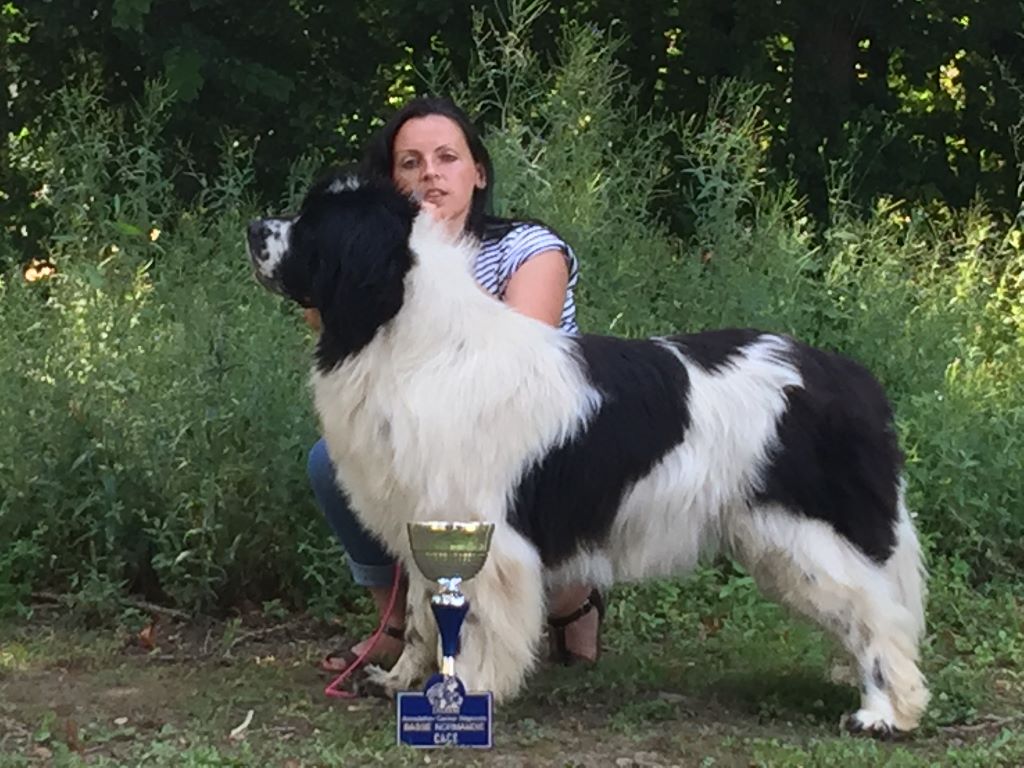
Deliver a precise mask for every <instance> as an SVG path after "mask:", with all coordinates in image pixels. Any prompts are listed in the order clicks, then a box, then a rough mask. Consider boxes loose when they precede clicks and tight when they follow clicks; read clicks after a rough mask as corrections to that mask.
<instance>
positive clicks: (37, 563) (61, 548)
mask: <svg viewBox="0 0 1024 768" xmlns="http://www.w3.org/2000/svg"><path fill="white" fill-rule="evenodd" d="M535 10H536V9H535V8H534V7H533V6H531V5H526V6H524V7H523V8H520V13H519V14H518V15H516V16H514V17H513V18H512V20H511V22H510V25H509V26H508V27H507V28H501V27H497V28H496V27H490V26H486V25H485V24H484V23H483V22H482V21H480V20H478V21H477V25H476V37H477V41H478V45H477V58H476V61H475V62H474V64H473V67H472V71H471V75H470V77H469V78H468V80H467V81H466V82H464V83H456V84H455V90H456V92H457V94H458V97H459V100H460V101H461V102H462V103H464V104H466V105H467V106H469V107H470V108H471V109H473V110H476V111H478V112H480V113H481V114H482V115H484V116H485V117H486V118H487V120H488V123H487V126H488V127H487V131H486V139H487V141H488V144H489V146H490V147H491V149H492V152H493V154H494V157H495V162H496V166H497V169H498V205H499V208H500V210H501V211H503V212H517V213H523V214H527V215H534V216H539V217H540V218H542V219H544V220H546V221H547V222H549V223H550V224H552V225H553V226H554V227H555V228H556V229H558V230H559V231H560V232H562V233H563V234H564V235H565V236H566V237H567V239H568V240H569V241H570V242H572V243H573V245H574V246H575V247H576V249H577V251H578V253H579V255H580V258H581V261H582V277H581V284H580V290H579V302H580V305H581V321H582V324H583V325H584V327H585V328H586V329H587V330H591V331H595V332H616V333H622V334H627V335H641V334H648V333H665V332H672V331H677V330H679V331H681V330H696V329H700V328H705V327H713V326H720V325H733V324H736V325H755V326H760V327H764V328H766V329H769V330H775V331H784V332H791V333H795V334H797V335H798V336H800V337H802V338H804V339H806V340H808V341H810V342H814V343H819V344H824V345H827V346H830V347H834V348H837V349H840V350H842V351H844V352H846V353H849V354H851V355H853V356H855V357H857V358H859V359H860V360H862V361H863V362H865V363H866V364H867V365H868V366H869V367H871V368H872V369H873V370H874V371H876V372H877V373H878V375H879V376H880V377H881V378H882V380H883V381H884V383H885V384H886V386H887V387H888V389H889V391H890V392H891V393H892V395H893V398H894V400H895V402H896V406H897V413H898V419H899V424H900V428H901V431H902V436H903V442H904V444H905V446H906V448H907V452H908V458H909V464H908V478H909V489H910V497H911V501H912V506H913V508H914V509H915V510H918V511H919V512H920V518H919V521H920V524H921V527H922V529H923V531H924V532H925V534H926V538H927V540H928V542H929V544H930V546H931V548H932V550H933V551H934V552H936V553H940V554H956V555H957V557H958V558H960V561H961V562H963V563H965V564H967V566H968V567H969V568H970V569H972V570H973V572H974V574H975V577H976V578H981V577H985V576H989V575H993V574H998V573H1002V574H1013V573H1015V572H1016V569H1018V568H1020V567H1021V566H1022V565H1024V515H1022V513H1021V511H1020V508H1019V499H1021V498H1024V480H1022V478H1024V471H1022V470H1024V466H1022V464H1024V460H1022V457H1024V451H1022V446H1021V438H1020V435H1021V434H1022V433H1024V405H1022V404H1024V383H1022V382H1024V311H1022V310H1021V306H1020V304H1019V296H1020V289H1021V282H1022V276H1024V256H1022V255H1021V232H1020V229H1019V228H1018V226H1017V224H1016V223H1015V222H1010V221H1004V220H1002V219H1000V218H999V217H998V216H996V215H994V214H992V213H990V212H987V211H986V210H985V209H984V207H983V206H980V205H979V206H977V207H976V208H974V209H972V210H970V211H968V212H967V213H965V214H956V215H954V214H952V213H950V212H949V211H946V210H941V209H936V210H931V211H921V210H909V209H908V208H907V206H905V205H903V204H902V203H900V202H899V201H893V200H880V201H879V202H878V204H877V207H876V208H875V209H874V211H873V212H872V213H871V215H870V216H868V217H859V216H857V215H855V214H854V213H853V212H851V211H850V210H848V209H847V208H846V207H844V205H843V200H844V199H846V196H847V192H846V189H847V188H846V186H844V185H845V184H846V181H845V180H844V178H843V175H842V173H841V172H839V173H837V174H836V177H835V178H836V183H835V184H834V186H833V196H834V200H833V210H834V212H835V214H834V217H833V219H832V222H831V224H830V226H829V227H828V228H827V229H826V230H824V231H815V230H813V229H812V228H811V227H810V226H809V224H808V219H807V217H806V214H805V212H804V208H803V205H802V203H801V201H799V200H797V199H795V197H794V194H793V188H792V186H791V185H789V184H788V183H786V182H785V181H784V180H779V179H775V178H773V177H772V176H771V175H770V174H769V173H768V172H767V171H766V169H767V168H768V161H767V152H768V148H769V147H768V144H769V142H768V139H767V132H766V126H765V123H764V119H763V117H762V115H761V112H760V110H759V107H758V104H759V98H760V94H759V92H758V91H757V90H753V89H751V88H749V87H745V86H742V85H740V84H736V83H726V84H723V85H722V86H721V87H720V89H719V91H718V92H717V95H716V97H715V98H714V99H712V106H711V108H710V110H709V112H708V114H707V115H703V116H685V117H683V118H680V119H679V120H678V121H677V122H672V121H670V120H668V119H666V118H659V117H656V116H652V115H647V114H642V113H639V112H638V110H637V109H636V107H635V102H634V100H633V98H632V93H631V88H630V85H629V82H628V80H627V78H626V73H625V72H624V71H623V70H622V68H621V67H619V66H618V65H617V64H616V61H615V55H614V53H615V41H614V40H610V39H608V38H607V37H606V36H604V35H603V34H602V33H601V32H599V31H597V30H595V29H593V28H591V27H586V26H580V25H574V24H571V23H568V24H566V25H565V27H564V29H563V30H562V37H561V47H560V53H559V56H558V57H557V58H556V60H555V61H554V62H553V63H547V62H541V61H540V60H539V59H538V57H537V56H536V55H535V54H534V53H533V52H532V51H531V50H530V49H529V48H527V47H525V46H524V44H523V42H522V41H523V40H525V39H528V36H527V35H526V34H524V32H525V29H526V27H528V25H529V23H530V22H531V19H533V18H535V15H536V14H535V13H534V12H535ZM430 77H431V79H432V82H433V83H435V85H436V84H442V83H446V82H447V83H448V84H451V82H450V75H449V74H448V70H446V69H445V68H444V67H443V66H438V67H436V68H435V69H434V70H433V71H432V73H431V74H430ZM165 104H166V99H165V98H164V96H163V91H162V89H161V88H160V87H159V86H153V87H152V88H151V89H150V91H149V94H148V96H147V99H146V100H145V101H144V102H143V103H142V104H141V105H139V107H138V108H137V110H135V111H134V112H131V113H122V112H118V111H116V110H112V109H110V108H108V107H106V106H105V105H104V104H103V103H102V102H101V101H100V100H99V99H98V98H97V96H96V91H95V89H94V88H90V87H89V86H88V85H86V86H82V87H69V88H66V89H65V90H63V91H61V92H60V93H59V94H58V95H57V97H56V101H55V104H54V118H53V121H52V123H51V125H50V126H49V127H50V131H49V133H48V135H47V137H46V140H45V142H44V143H43V144H40V145H38V146H28V145H27V144H26V145H24V146H22V147H21V151H24V152H25V153H31V154H32V157H33V162H34V163H36V164H40V165H41V167H42V168H43V171H42V173H43V176H42V178H41V179H40V192H39V200H40V204H42V205H46V206H49V208H50V209H51V212H52V220H53V221H54V222H55V228H54V231H53V234H52V237H51V239H50V245H49V250H48V252H47V253H46V254H43V255H45V256H46V257H47V258H49V259H52V261H53V262H54V263H55V264H56V267H57V276H56V277H55V278H52V279H48V280H38V281H35V282H32V283H28V282H26V281H24V280H23V279H22V277H21V274H20V273H16V272H11V273H10V274H8V275H7V277H6V279H5V280H4V282H3V283H2V285H0V299H2V302H0V366H2V367H3V370H4V371H5V376H4V378H3V381H2V384H0V539H3V540H5V541H15V542H17V546H16V547H15V548H14V549H13V550H11V551H10V552H8V553H7V554H5V555H4V556H3V557H2V558H0V595H2V596H4V597H5V598H6V597H8V596H9V597H10V599H13V600H20V599H23V598H24V596H25V593H26V589H25V585H26V584H30V585H34V586H43V585H49V586H54V587H57V588H62V589H70V590H79V591H84V590H88V592H89V594H93V595H95V594H107V593H108V592H109V591H110V590H112V591H113V592H115V593H116V591H117V590H120V589H124V588H127V589H132V590H136V591H141V592H144V593H146V594H149V595H150V596H152V597H155V598H158V599H168V600H171V601H173V602H175V603H177V604H180V605H185V606H189V607H193V608H196V609H209V608H211V607H216V606H218V605H220V606H226V605H230V604H234V603H236V602H237V601H239V600H241V599H243V598H250V599H253V600H257V601H259V600H263V599H270V598H275V597H282V596H283V597H284V598H285V599H286V600H287V602H288V604H289V605H296V604H298V605H301V604H310V603H312V604H315V605H317V606H320V607H324V606H327V605H328V604H329V601H331V600H335V599H337V598H338V597H339V596H340V597H342V598H344V597H346V596H347V593H346V592H345V585H346V584H347V583H348V582H347V581H346V578H347V577H346V576H345V575H344V569H343V567H342V565H341V556H340V553H339V552H338V550H337V548H336V546H335V545H334V544H333V542H332V540H331V538H330V536H329V534H328V532H327V529H326V526H325V525H324V524H323V521H322V520H321V519H320V517H319V515H318V513H317V512H316V510H315V507H314V504H313V501H312V497H311V494H310V492H309V490H308V488H307V484H306V480H305V476H304V464H305V461H304V460H305V453H306V450H307V448H308V446H309V445H310V444H311V442H312V441H313V439H314V438H315V419H314V417H313V414H312V412H311V408H310V402H309V397H308V393H307V391H306V389H305V385H304V383H303V382H304V377H305V368H306V366H307V356H308V351H309V347H310V341H309V339H308V334H307V333H306V331H305V330H304V327H303V326H302V324H301V322H300V321H299V320H298V317H297V313H296V312H295V311H294V308H292V307H290V306H285V305H283V304H281V303H280V302H279V301H278V300H276V299H274V298H272V297H270V296H269V295H268V294H267V293H266V292H264V291H262V290H259V289H257V288H256V287H255V286H254V285H253V283H252V281H251V279H250V277H249V275H248V269H247V266H246V264H245V260H244V259H243V254H242V243H241V237H242V232H243V231H244V225H245V222H246V220H247V218H248V217H249V216H251V215H253V214H254V213H255V211H256V209H257V207H258V202H257V201H256V200H255V199H254V197H253V193H252V189H253V185H252V177H253V166H252V161H251V153H250V152H249V150H248V148H247V147H246V146H245V145H244V144H241V145H240V144H239V142H238V141H236V140H232V139H231V138H230V137H229V138H226V139H225V141H224V150H223V162H222V167H221V170H220V172H219V173H218V174H217V175H216V176H214V177H204V176H201V175H197V174H193V176H194V178H192V179H190V181H191V183H192V184H194V185H195V186H196V187H197V188H198V189H199V193H198V194H197V195H196V196H195V197H194V198H193V199H190V200H188V201H182V200H181V199H180V198H179V197H178V195H177V194H176V192H175V188H176V187H175V184H176V182H178V181H180V180H181V179H182V178H184V177H188V175H189V171H188V164H187V157H186V159H185V161H183V165H180V166H176V165H175V164H174V163H173V161H172V158H170V157H168V156H166V155H165V154H162V153H161V152H160V151H158V149H157V147H158V146H160V144H159V142H158V141H157V140H156V139H157V137H159V136H160V132H161V130H162V129H163V125H164V123H163V114H164V106H165ZM670 139H672V141H670ZM19 146H21V145H19ZM670 146H681V147H682V148H683V153H684V155H683V157H682V158H681V161H682V166H683V167H684V168H685V170H686V174H685V178H684V179H683V180H682V185H683V187H684V188H686V189H687V190H688V192H687V194H686V196H685V198H684V199H679V200H676V201H674V204H675V205H677V206H679V207H685V208H686V209H687V217H688V219H689V220H690V221H692V223H693V234H692V236H689V237H688V238H687V239H685V240H679V239H676V238H674V237H672V236H670V235H669V233H668V231H667V228H666V227H665V226H664V224H663V223H662V222H660V221H659V220H658V219H657V218H656V217H655V216H654V215H652V213H651V211H652V210H654V207H655V206H654V204H655V203H658V205H659V206H661V207H662V208H664V205H665V202H666V201H665V200H663V199H659V195H662V194H663V192H662V190H663V189H666V188H668V186H669V185H668V183H667V182H668V181H670V180H668V179H666V177H665V168H666V167H667V165H668V163H667V162H666V152H668V151H669V150H668V149H667V148H668V147H670ZM316 165H317V155H316V149H315V148H314V150H313V154H311V155H310V156H309V157H306V158H300V159H299V160H297V161H296V163H295V165H294V168H293V172H292V174H291V177H290V178H289V179H282V180H281V185H280V188H281V193H280V197H281V200H280V201H279V205H280V206H281V207H287V206H289V205H290V204H292V203H293V202H294V199H295V197H296V196H297V195H298V194H299V193H300V192H301V189H302V187H303V185H304V184H305V182H306V181H307V180H308V178H309V176H310V175H311V173H312V172H313V171H314V170H315V167H316ZM838 170H839V171H841V170H842V169H838ZM671 181H672V182H673V184H675V186H677V187H678V186H679V184H678V183H677V182H679V180H671ZM3 261H4V260H3V259H0V263H3Z"/></svg>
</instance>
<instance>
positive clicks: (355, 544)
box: [306, 438, 395, 587]
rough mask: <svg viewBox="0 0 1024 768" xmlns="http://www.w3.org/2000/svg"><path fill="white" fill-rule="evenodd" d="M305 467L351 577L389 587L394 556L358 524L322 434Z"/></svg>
mask: <svg viewBox="0 0 1024 768" xmlns="http://www.w3.org/2000/svg"><path fill="white" fill-rule="evenodd" d="M306 471H307V473H308V474H309V484H310V485H311V486H312V487H313V495H314V496H316V501H317V504H318V505H319V506H320V509H321V510H322V511H323V513H324V517H326V518H327V524H328V525H330V526H331V530H332V531H333V532H334V536H335V537H336V538H337V539H338V541H339V542H340V543H341V546H342V547H343V548H344V549H345V554H346V555H347V557H348V567H349V570H350V571H352V579H353V581H355V583H356V584H358V585H360V586H362V587H390V586H391V582H392V580H393V579H394V571H395V559H394V558H393V557H392V556H391V555H390V554H389V553H388V552H387V550H385V549H384V547H383V545H382V544H381V543H380V542H379V541H378V540H377V539H375V538H374V536H373V534H371V533H370V532H369V531H367V530H366V529H365V528H364V527H363V526H362V524H361V523H360V522H359V518H357V517H356V515H355V513H354V512H353V511H352V507H351V505H350V504H349V502H348V497H346V496H345V492H344V491H343V490H341V488H339V487H338V482H337V480H336V479H335V473H334V464H333V463H331V457H330V456H328V455H327V446H326V445H325V444H324V441H323V438H321V439H320V440H317V441H316V443H315V444H314V445H313V447H312V448H311V449H310V451H309V460H308V462H307V464H306Z"/></svg>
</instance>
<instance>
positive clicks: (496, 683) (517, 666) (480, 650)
mask: <svg viewBox="0 0 1024 768" xmlns="http://www.w3.org/2000/svg"><path fill="white" fill-rule="evenodd" d="M463 589H464V591H465V593H466V595H467V597H468V598H469V601H470V604H469V613H468V614H467V616H466V623H465V625H464V626H463V629H462V635H461V647H460V650H459V655H458V656H457V657H456V661H455V669H456V674H457V675H458V676H459V677H460V678H462V681H463V683H465V686H466V690H467V691H470V692H474V691H481V692H482V691H490V692H491V693H493V694H494V698H495V700H496V701H502V700H507V699H509V698H511V697H513V696H515V695H516V694H517V693H518V692H519V689H520V688H521V687H522V684H523V681H524V680H525V678H526V675H527V673H528V672H529V671H530V669H531V668H532V667H533V664H534V661H535V659H536V656H537V647H538V644H539V643H540V639H541V635H542V632H543V621H544V585H543V579H542V566H541V561H540V557H539V555H538V553H537V551H536V549H535V548H534V547H533V546H532V545H531V544H530V543H529V542H527V541H526V540H525V539H524V538H522V537H521V536H520V535H519V534H518V533H516V532H515V531H513V530H512V529H511V528H509V527H507V526H503V525H499V526H498V527H497V528H496V529H495V532H494V536H493V539H492V542H491V550H490V554H489V555H488V557H487V563H486V564H485V565H484V567H483V569H482V570H481V571H480V573H479V574H478V575H477V576H476V577H475V578H473V579H472V580H470V581H468V582H467V583H466V584H465V585H464V586H463Z"/></svg>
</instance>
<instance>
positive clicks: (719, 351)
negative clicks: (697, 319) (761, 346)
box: [667, 328, 763, 373]
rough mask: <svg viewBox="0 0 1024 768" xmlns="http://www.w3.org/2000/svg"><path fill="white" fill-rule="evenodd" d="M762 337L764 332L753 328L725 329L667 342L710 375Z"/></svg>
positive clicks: (672, 337) (683, 336)
mask: <svg viewBox="0 0 1024 768" xmlns="http://www.w3.org/2000/svg"><path fill="white" fill-rule="evenodd" d="M762 335H763V332H762V331H757V330H754V329H752V328H723V329H721V330H714V331H704V332H702V333H692V334H688V335H680V336H671V337H669V338H668V339H667V341H669V342H671V343H672V344H674V345H675V346H676V347H677V348H678V349H679V351H680V352H682V353H683V354H684V355H686V357H687V358H688V359H689V360H691V361H692V362H694V363H696V364H697V365H699V366H700V367H701V368H703V369H704V370H705V371H707V372H708V373H717V372H718V371H720V370H721V369H722V368H724V367H725V366H727V365H728V364H729V362H730V361H731V360H733V359H734V358H736V357H737V356H738V355H739V354H740V353H741V351H742V349H743V347H745V346H748V345H750V344H752V343H753V342H755V341H756V340H757V338H758V337H759V336H762Z"/></svg>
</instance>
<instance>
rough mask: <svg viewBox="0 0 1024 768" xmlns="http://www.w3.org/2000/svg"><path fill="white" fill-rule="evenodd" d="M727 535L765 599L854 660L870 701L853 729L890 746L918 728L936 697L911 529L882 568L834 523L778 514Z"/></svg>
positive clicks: (741, 519)
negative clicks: (924, 663) (802, 619)
mask: <svg viewBox="0 0 1024 768" xmlns="http://www.w3.org/2000/svg"><path fill="white" fill-rule="evenodd" d="M729 527H730V529H731V530H730V533H731V536H730V539H731V541H732V545H733V546H732V548H733V552H734V554H735V556H736V557H737V559H738V560H739V561H740V562H741V563H742V564H743V565H744V567H746V568H747V570H748V571H749V572H750V573H751V574H752V575H753V577H754V579H755V580H756V581H757V583H758V585H759V586H760V587H761V588H762V590H763V591H764V592H765V593H766V594H768V595H770V596H772V597H775V598H777V599H779V600H780V602H782V603H784V604H785V605H787V606H789V607H791V608H793V609H794V610H796V611H798V612H799V613H802V614H803V615H805V616H807V617H808V618H810V619H812V620H814V621H815V622H816V623H818V624H819V625H820V626H822V627H823V628H825V629H827V630H829V631H830V632H831V633H833V634H834V635H835V636H836V637H837V638H838V639H839V641H840V642H841V643H842V645H843V646H844V647H845V648H846V650H847V651H849V653H850V654H851V655H852V656H853V657H854V658H855V659H856V662H857V666H858V671H859V677H860V681H861V686H862V688H861V694H862V695H861V706H860V709H859V710H858V711H857V712H855V713H853V714H852V715H850V716H849V718H848V720H847V726H848V727H849V728H850V730H852V731H866V732H869V733H871V734H872V735H875V736H881V737H887V736H889V735H891V734H892V733H893V732H894V731H909V730H912V729H913V728H915V727H916V726H917V725H918V723H919V721H920V719H921V716H922V714H923V713H924V709H925V707H926V706H927V703H928V688H927V686H926V684H925V680H924V677H923V675H922V674H921V671H920V670H919V669H918V665H917V661H918V643H919V641H920V637H921V632H922V628H923V618H922V617H923V609H922V600H923V595H922V589H923V579H922V575H921V567H920V555H919V549H918V545H917V538H916V536H915V535H914V531H913V527H912V526H911V525H910V524H909V520H907V521H906V525H902V524H901V525H900V526H899V528H898V538H897V546H896V550H895V552H894V553H893V555H892V556H891V557H890V558H889V560H887V561H886V563H885V564H883V565H879V564H877V563H874V562H873V561H871V560H870V559H868V558H867V557H865V556H864V555H863V554H862V553H860V552H859V551H858V550H856V549H855V548H854V547H853V546H852V545H851V544H850V543H849V542H847V541H846V540H845V539H843V538H842V537H841V536H839V535H838V534H836V533H835V532H834V531H833V529H832V528H831V527H830V526H828V525H827V524H826V523H823V522H820V521H815V520H808V519H806V518H802V517H798V516H796V515H793V514H790V513H788V512H786V511H785V510H782V509H779V508H776V507H771V508H760V509H755V510H752V511H751V512H749V513H745V514H740V515H738V516H737V517H736V518H734V520H733V524H731V525H730V526H729Z"/></svg>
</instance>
